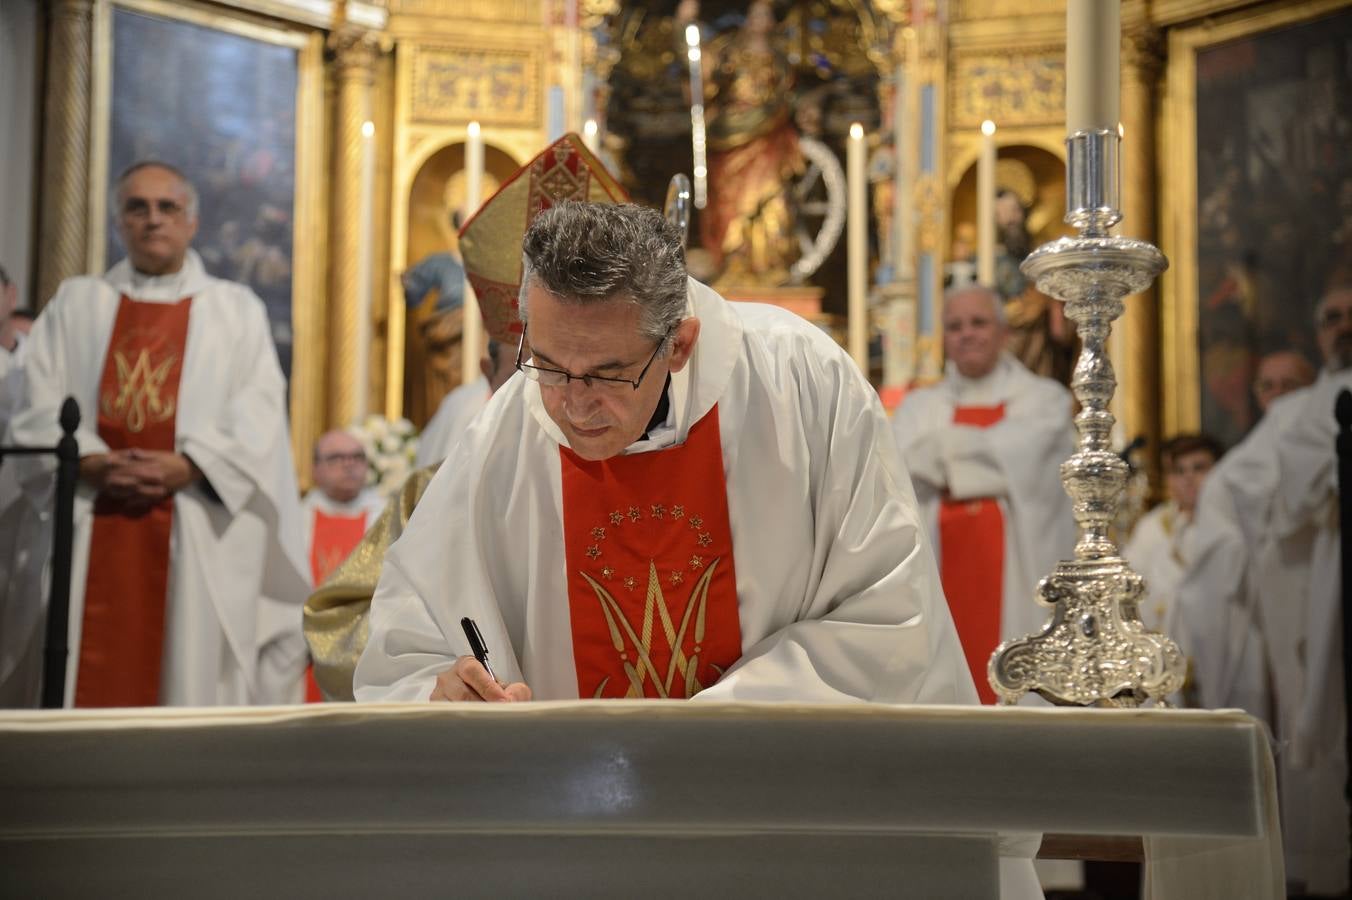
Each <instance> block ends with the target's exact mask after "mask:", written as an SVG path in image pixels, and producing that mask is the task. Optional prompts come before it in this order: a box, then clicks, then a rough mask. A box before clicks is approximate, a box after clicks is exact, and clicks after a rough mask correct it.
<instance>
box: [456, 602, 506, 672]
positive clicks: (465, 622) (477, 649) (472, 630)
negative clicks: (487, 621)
mask: <svg viewBox="0 0 1352 900" xmlns="http://www.w3.org/2000/svg"><path fill="white" fill-rule="evenodd" d="M460 627H461V628H463V629H465V637H466V638H467V639H468V640H469V649H470V652H471V653H473V654H474V658H475V659H477V660H478V661H479V665H481V666H483V667H484V671H485V672H487V673H488V677H489V678H491V679H493V680H494V681H497V680H498V676H496V675H494V674H493V670H492V669H491V668H490V667H489V665H488V648H487V647H485V646H484V639H483V636H482V635H480V634H479V626H478V625H475V624H474V620H473V619H471V618H470V617H469V616H465V617H464V618H463V619H461V620H460Z"/></svg>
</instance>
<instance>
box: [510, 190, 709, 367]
mask: <svg viewBox="0 0 1352 900" xmlns="http://www.w3.org/2000/svg"><path fill="white" fill-rule="evenodd" d="M521 249H522V267H521V292H520V296H519V297H518V304H519V306H520V309H521V321H523V322H526V321H528V312H527V308H526V294H527V291H528V289H529V285H530V282H531V279H535V280H536V281H537V282H538V283H539V285H540V286H541V287H543V288H544V289H545V290H547V291H549V293H551V294H553V295H554V296H555V297H558V298H559V299H561V300H565V301H568V302H576V303H592V302H597V301H602V300H611V299H620V298H624V299H629V300H632V301H633V302H634V303H637V304H638V305H639V307H640V308H641V313H640V317H639V333H640V334H642V335H643V336H644V337H646V338H648V339H649V340H654V341H663V344H662V347H661V349H660V350H659V353H661V354H665V353H667V352H668V350H669V348H670V340H669V339H670V337H671V332H672V331H673V330H674V329H675V327H676V325H677V324H678V323H679V322H680V321H681V320H682V319H683V318H685V309H686V295H685V293H686V272H685V249H684V247H683V246H682V242H681V234H680V231H679V230H678V229H677V228H676V226H674V225H672V224H671V223H670V222H668V221H667V219H666V217H665V216H663V215H662V214H661V213H660V212H658V211H657V210H655V209H649V208H647V207H644V206H638V205H635V204H631V203H626V204H621V205H614V204H609V203H562V204H559V205H558V206H555V207H553V208H551V209H547V210H545V211H544V212H542V213H541V214H540V215H539V216H537V217H536V219H535V221H534V222H532V223H531V226H530V228H529V229H528V230H527V231H526V237H525V240H524V241H523V242H522V248H521ZM664 338H666V339H667V340H663V339H664Z"/></svg>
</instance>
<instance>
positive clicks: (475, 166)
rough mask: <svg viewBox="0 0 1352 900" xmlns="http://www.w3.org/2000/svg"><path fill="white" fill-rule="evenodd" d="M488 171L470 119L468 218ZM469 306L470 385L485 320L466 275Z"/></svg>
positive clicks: (464, 343) (466, 379) (465, 369)
mask: <svg viewBox="0 0 1352 900" xmlns="http://www.w3.org/2000/svg"><path fill="white" fill-rule="evenodd" d="M483 174H484V139H483V135H482V134H481V133H480V131H479V123H478V122H470V123H469V129H468V134H467V136H466V138H465V218H466V220H468V219H469V217H470V216H473V215H474V214H475V213H476V212H478V210H479V203H480V202H481V201H482V197H481V194H482V190H483V188H482V185H483ZM464 290H465V305H464V316H463V319H462V320H461V321H462V323H463V324H462V329H463V330H462V332H461V338H460V346H461V350H462V352H461V360H460V381H461V384H469V383H470V382H471V381H474V380H475V379H476V378H478V377H479V357H480V356H481V355H482V352H483V348H482V347H481V346H480V345H481V344H482V343H483V320H482V319H481V318H480V317H479V303H478V301H477V300H476V299H475V297H474V289H473V288H472V287H471V286H470V283H469V278H468V277H466V278H465V289H464Z"/></svg>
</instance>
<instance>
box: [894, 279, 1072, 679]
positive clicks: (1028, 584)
mask: <svg viewBox="0 0 1352 900" xmlns="http://www.w3.org/2000/svg"><path fill="white" fill-rule="evenodd" d="M943 327H944V353H945V355H946V356H947V358H948V359H947V363H946V365H945V370H944V379H943V381H941V382H939V383H938V384H936V385H934V386H932V387H926V388H920V389H918V390H915V391H912V392H911V393H909V394H907V396H906V398H905V400H903V401H902V404H901V406H900V407H899V408H898V409H897V411H896V414H895V415H894V416H893V419H892V429H893V433H894V434H895V435H896V438H897V443H898V444H899V445H900V446H901V452H902V457H903V458H904V459H905V461H906V465H907V468H908V469H909V470H910V473H911V479H912V481H913V482H914V484H915V492H916V496H917V497H918V498H919V500H920V505H921V508H922V510H923V514H924V521H925V524H926V526H927V527H928V528H929V532H930V534H931V536H932V538H933V540H934V546H935V552H936V554H937V555H938V557H939V569H940V573H941V577H942V579H943V587H944V593H945V594H946V595H947V597H948V604H949V607H950V608H951V609H952V612H953V619H954V621H955V622H956V623H957V628H958V636H959V637H960V638H961V639H962V646H963V650H964V652H965V653H966V657H967V661H968V664H969V665H970V667H971V671H972V677H973V678H974V679H975V681H976V685H977V690H978V692H980V694H981V697H982V700H983V701H984V702H987V703H993V702H995V694H994V692H993V691H992V690H991V688H990V686H989V683H988V682H987V680H986V664H987V661H988V660H989V659H990V655H991V653H992V652H993V651H994V650H995V648H996V646H997V645H999V643H1000V642H1001V641H1004V640H1008V639H1010V638H1014V637H1020V636H1022V635H1025V634H1031V633H1036V632H1038V631H1040V630H1041V629H1042V627H1043V625H1045V623H1046V621H1047V609H1046V608H1045V607H1043V606H1040V605H1038V604H1037V603H1036V602H1035V601H1034V599H1033V594H1034V592H1035V590H1036V588H1037V583H1038V581H1039V580H1041V579H1042V578H1043V577H1045V576H1047V575H1050V574H1051V573H1052V569H1053V568H1054V567H1055V565H1056V563H1057V561H1058V560H1061V559H1068V558H1070V556H1071V554H1072V552H1073V550H1074V548H1075V520H1074V518H1073V517H1072V515H1071V511H1070V499H1069V497H1068V496H1067V495H1066V492H1065V489H1064V488H1063V487H1062V485H1061V474H1060V466H1061V463H1062V462H1064V461H1065V460H1067V459H1069V458H1070V455H1071V454H1072V453H1073V452H1074V451H1075V433H1074V430H1073V428H1072V426H1071V419H1070V412H1071V398H1070V393H1069V392H1068V391H1067V390H1066V389H1065V388H1064V387H1063V386H1061V385H1060V384H1058V383H1057V382H1055V381H1052V380H1051V379H1050V378H1042V377H1040V376H1038V375H1034V374H1033V373H1032V372H1030V371H1028V369H1027V368H1025V367H1024V366H1023V364H1021V363H1020V362H1019V361H1018V360H1016V359H1015V358H1014V357H1013V356H1011V355H1010V354H1009V353H1007V352H1006V351H1005V349H1004V348H1005V342H1006V340H1007V337H1008V330H1007V328H1006V326H1005V322H1004V312H1003V307H1002V305H1001V302H1000V298H999V296H998V295H997V294H996V293H994V292H993V291H991V290H990V289H989V288H985V287H981V286H979V285H973V286H970V287H964V288H959V289H957V290H955V291H953V292H951V293H950V294H949V295H948V296H946V297H945V298H944V315H943Z"/></svg>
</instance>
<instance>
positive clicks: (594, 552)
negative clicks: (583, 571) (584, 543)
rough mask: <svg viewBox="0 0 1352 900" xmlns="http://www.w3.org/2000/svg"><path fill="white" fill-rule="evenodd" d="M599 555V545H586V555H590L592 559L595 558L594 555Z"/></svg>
mask: <svg viewBox="0 0 1352 900" xmlns="http://www.w3.org/2000/svg"><path fill="white" fill-rule="evenodd" d="M600 555H601V548H600V547H598V546H596V545H595V544H592V545H590V546H589V547H587V556H589V557H591V558H592V559H596V557H598V556H600Z"/></svg>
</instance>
